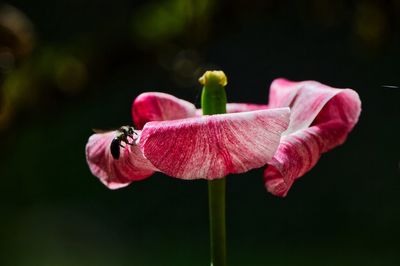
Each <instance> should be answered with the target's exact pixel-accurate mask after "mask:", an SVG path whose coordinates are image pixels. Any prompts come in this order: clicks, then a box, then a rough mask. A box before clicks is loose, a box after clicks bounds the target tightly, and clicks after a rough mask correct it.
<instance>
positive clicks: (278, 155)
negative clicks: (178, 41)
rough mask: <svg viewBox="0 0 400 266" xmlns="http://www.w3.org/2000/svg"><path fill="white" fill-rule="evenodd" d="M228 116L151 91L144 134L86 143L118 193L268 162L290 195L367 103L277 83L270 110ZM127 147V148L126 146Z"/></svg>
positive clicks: (141, 126) (99, 172) (336, 92)
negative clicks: (150, 182) (118, 144)
mask: <svg viewBox="0 0 400 266" xmlns="http://www.w3.org/2000/svg"><path fill="white" fill-rule="evenodd" d="M227 111H228V114H222V115H211V116H201V115H200V114H201V113H200V112H199V110H196V108H195V106H194V105H193V104H191V103H189V102H187V101H184V100H181V99H178V98H176V97H174V96H171V95H168V94H165V93H158V92H150V93H143V94H141V95H139V96H138V97H137V98H136V99H135V101H134V102H133V105H132V116H133V120H134V122H135V125H136V128H137V129H138V130H136V133H137V134H138V137H136V136H133V138H129V140H130V141H131V142H134V143H133V145H128V144H125V147H124V148H121V149H120V157H119V159H115V158H114V157H113V156H112V155H111V152H110V145H111V142H112V141H113V139H114V138H115V136H116V134H118V133H117V132H116V131H113V132H108V133H102V134H94V135H92V136H91V137H90V138H89V141H88V143H87V145H86V158H87V162H88V164H89V167H90V170H91V172H92V173H93V174H94V175H95V176H97V177H98V178H99V179H100V181H101V182H102V183H104V184H105V185H106V186H107V187H109V188H111V189H116V188H120V187H124V186H127V185H128V184H130V183H131V182H133V181H138V180H142V179H145V178H147V177H149V176H151V175H152V174H153V173H154V172H155V171H160V172H163V173H165V174H167V175H169V176H173V177H177V178H181V179H200V178H204V179H215V178H222V177H224V176H226V175H228V174H231V173H233V174H234V173H243V172H246V171H249V170H250V169H254V168H259V167H262V166H264V165H266V164H268V167H267V169H266V170H265V173H264V181H265V185H266V188H267V190H268V191H270V192H271V193H273V194H274V195H278V196H285V195H286V194H287V192H288V190H289V189H290V187H291V186H292V184H293V182H294V181H295V180H296V179H298V178H299V177H301V176H303V175H304V174H305V173H306V172H307V171H308V170H310V169H311V168H312V167H313V166H314V165H315V164H316V163H317V161H318V159H319V157H320V155H321V154H322V153H324V152H326V151H328V150H330V149H332V148H334V147H336V146H338V145H340V144H342V143H343V142H344V141H345V139H346V137H347V134H348V133H349V132H350V131H351V130H352V128H353V127H354V125H355V124H356V123H357V120H358V117H359V114H360V111H361V102H360V99H359V97H358V95H357V93H356V92H355V91H353V90H351V89H335V88H331V87H328V86H326V85H323V84H321V83H318V82H315V81H303V82H291V81H287V80H284V79H277V80H275V81H274V82H273V83H272V85H271V89H270V97H269V104H268V105H256V104H238V103H230V104H228V105H227ZM122 144H124V143H122Z"/></svg>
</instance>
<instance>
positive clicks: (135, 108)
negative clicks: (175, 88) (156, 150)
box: [132, 92, 196, 129]
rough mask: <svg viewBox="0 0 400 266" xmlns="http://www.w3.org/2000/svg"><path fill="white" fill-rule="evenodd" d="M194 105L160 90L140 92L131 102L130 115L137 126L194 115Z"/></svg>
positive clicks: (141, 126)
mask: <svg viewBox="0 0 400 266" xmlns="http://www.w3.org/2000/svg"><path fill="white" fill-rule="evenodd" d="M195 112H196V107H195V106H194V105H193V104H191V103H190V102H187V101H185V100H181V99H178V98H176V97H174V96H172V95H169V94H166V93H161V92H146V93H142V94H140V95H139V96H138V97H137V98H136V99H135V101H134V102H133V104H132V116H133V120H134V122H135V125H136V126H137V128H139V129H142V128H143V126H144V125H145V124H146V123H147V122H150V121H165V120H175V119H182V118H187V117H193V116H195Z"/></svg>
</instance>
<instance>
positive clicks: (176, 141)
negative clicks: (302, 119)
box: [139, 108, 290, 179]
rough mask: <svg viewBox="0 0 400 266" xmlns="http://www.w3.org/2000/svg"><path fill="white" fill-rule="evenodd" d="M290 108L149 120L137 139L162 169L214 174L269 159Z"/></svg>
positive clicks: (174, 172)
mask: <svg viewBox="0 0 400 266" xmlns="http://www.w3.org/2000/svg"><path fill="white" fill-rule="evenodd" d="M289 116H290V110H289V108H277V109H274V110H260V111H253V112H242V113H234V114H223V115H212V116H203V117H196V118H188V119H182V120H174V121H168V122H150V123H147V124H146V125H145V126H144V128H143V131H142V135H141V137H140V141H139V145H140V147H141V149H142V151H143V154H144V156H145V157H146V158H147V159H148V160H149V161H150V162H151V163H152V164H153V165H154V166H155V167H157V168H158V169H159V170H160V171H161V172H164V173H165V174H167V175H170V176H174V177H178V178H182V179H199V178H204V179H215V178H221V177H224V176H226V175H228V174H230V173H243V172H246V171H248V170H250V169H253V168H258V167H261V166H263V165H265V164H266V163H267V161H268V160H270V159H271V158H272V156H273V155H274V153H275V151H276V149H277V147H278V145H279V141H280V138H281V134H282V132H284V131H285V130H286V129H287V126H288V124H289Z"/></svg>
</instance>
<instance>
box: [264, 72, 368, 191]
mask: <svg viewBox="0 0 400 266" xmlns="http://www.w3.org/2000/svg"><path fill="white" fill-rule="evenodd" d="M270 106H273V107H282V106H289V107H291V108H292V109H291V118H290V125H289V128H288V130H287V131H286V132H285V133H284V134H283V137H282V140H281V144H280V145H279V148H278V150H277V152H276V154H275V155H274V158H273V159H272V160H271V161H270V162H268V164H269V165H270V166H269V167H268V168H267V169H266V170H265V173H264V180H265V185H266V187H267V189H268V191H270V192H271V193H273V194H275V195H278V196H286V194H287V193H288V191H289V189H290V187H291V186H292V184H293V182H294V181H295V180H296V179H297V178H299V177H301V176H302V175H304V174H305V173H306V172H308V171H309V170H310V169H311V168H312V167H313V166H314V165H315V164H316V163H317V161H318V160H319V158H320V156H321V154H322V153H324V152H327V151H328V150H330V149H332V148H334V147H336V146H338V145H340V144H342V143H343V142H344V141H345V140H346V138H347V135H348V133H349V132H350V131H351V130H352V128H353V127H354V125H355V124H356V123H357V121H358V117H359V115H360V112H361V102H360V99H359V97H358V94H357V93H356V92H355V91H353V90H350V89H335V88H331V87H328V86H326V85H323V84H320V83H318V82H315V81H304V82H290V81H287V80H283V79H278V80H276V81H274V82H273V84H272V85H271V93H270Z"/></svg>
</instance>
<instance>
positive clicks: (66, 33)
mask: <svg viewBox="0 0 400 266" xmlns="http://www.w3.org/2000/svg"><path fill="white" fill-rule="evenodd" d="M399 66H400V1H395V0H392V1H390V0H385V1H367V0H365V1H361V0H360V1H345V0H337V1H327V0H309V1H306V0H296V1H279V0H269V1H268V0H265V1H245V0H240V1H217V0H214V1H213V0H159V1H155V0H149V1H132V0H130V1H129V0H113V1H93V0H79V1H78V0H59V1H49V0H38V1H26V0H20V1H8V2H7V3H2V4H1V6H0V178H1V183H0V265H5V266H6V265H7V266H8V265H10V266H20V265H21V266H26V265H29V266H31V265H32V266H33V265H38V266H64V265H65V266H71V265H73V266H80V265H82V266H83V265H84V266H91V265H93V266H103V265H104V266H105V265H120V266H125V265H139V266H140V265H144V266H147V265H199V266H200V265H209V250H208V249H209V244H208V210H207V186H206V182H204V181H194V182H185V181H181V180H177V179H173V178H169V177H167V176H165V175H163V174H155V175H154V176H152V177H151V178H150V179H148V180H145V181H142V182H137V183H134V184H132V185H131V186H129V187H127V188H124V189H121V190H117V191H110V190H108V189H106V188H105V187H104V186H103V185H102V184H100V182H98V181H97V180H96V178H95V177H93V176H92V175H91V174H90V172H89V169H88V167H87V165H86V161H85V155H84V147H85V144H86V141H87V139H88V137H89V136H90V135H91V134H92V132H91V128H104V129H107V128H116V127H119V126H121V125H124V124H131V117H130V107H131V103H132V100H133V99H134V98H135V97H136V96H137V95H138V94H140V93H142V92H145V91H163V92H167V93H171V94H174V95H176V96H178V97H180V98H183V99H186V100H188V101H191V102H194V103H196V105H197V106H198V105H199V92H200V86H199V84H198V82H197V79H198V77H199V76H200V75H201V74H202V72H203V71H204V70H205V69H222V70H224V71H225V73H226V74H227V75H228V79H229V85H228V88H227V90H228V98H229V101H231V102H253V103H266V102H267V100H268V96H267V95H268V88H269V84H270V83H271V81H272V80H273V79H275V78H278V77H286V78H288V79H292V80H307V79H313V80H318V81H321V82H323V83H325V84H328V85H331V86H335V87H350V88H353V89H355V90H356V91H357V92H358V93H359V94H360V97H361V99H362V101H363V112H362V115H361V118H360V122H359V124H358V125H357V126H356V128H355V129H354V131H353V132H352V133H351V134H350V136H349V138H348V140H347V142H346V143H345V145H343V146H341V147H338V148H336V149H334V150H333V151H331V152H329V153H327V154H325V155H323V156H322V158H321V160H320V161H319V163H318V164H317V165H316V166H315V168H314V169H313V170H312V171H311V172H309V173H308V174H306V176H304V177H303V178H301V180H299V181H298V182H297V183H296V184H295V185H294V187H293V188H292V190H291V191H290V193H289V195H288V197H286V198H284V199H282V198H276V197H274V196H272V195H270V194H268V193H267V192H266V190H265V189H264V186H263V183H262V169H257V170H253V171H250V172H249V173H246V174H241V175H231V176H229V177H228V187H227V191H228V196H227V197H228V198H227V202H228V205H227V215H228V224H227V226H228V241H229V246H228V253H229V262H230V265H255V266H257V265H260V266H261V265H307V266H312V265H318V266H324V265H332V266H334V265H351V266H354V265H363V266H368V265H384V266H391V265H400V244H399V239H400V226H399V225H400V207H399V206H400V169H399V167H400V162H399V161H400V152H399V148H400V141H399V137H400V134H399V130H400V123H399V122H400V103H399V102H400V101H399V100H400V89H398V88H392V87H387V86H386V85H390V86H400V72H399V69H400V67H399Z"/></svg>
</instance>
